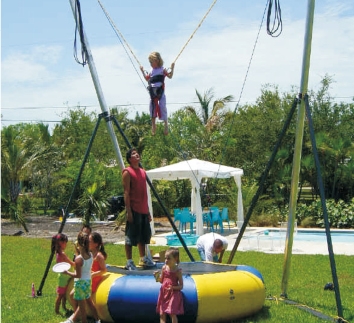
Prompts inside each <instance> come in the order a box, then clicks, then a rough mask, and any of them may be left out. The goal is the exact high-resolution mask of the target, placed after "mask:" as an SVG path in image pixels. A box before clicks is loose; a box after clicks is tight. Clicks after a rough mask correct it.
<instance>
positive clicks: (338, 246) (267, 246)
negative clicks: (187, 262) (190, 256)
mask: <svg viewBox="0 0 354 323" xmlns="http://www.w3.org/2000/svg"><path fill="white" fill-rule="evenodd" d="M270 229H271V228H256V227H252V228H247V229H246V231H245V234H244V235H243V238H242V240H241V242H240V245H239V247H238V251H259V252H265V253H284V246H285V233H284V234H283V235H282V236H278V237H274V236H271V235H265V234H264V231H265V230H270ZM352 231H354V230H352ZM204 232H205V233H207V232H209V231H208V230H207V229H206V228H205V229H204ZM218 233H220V232H218ZM170 234H172V232H168V233H161V234H156V235H154V236H153V237H152V245H151V247H152V248H153V245H158V246H167V240H166V236H167V235H170ZM222 235H223V236H225V237H226V238H227V239H228V241H229V246H228V248H227V250H232V248H233V246H234V244H235V241H236V238H237V236H238V229H237V228H235V227H231V228H230V230H229V228H228V227H227V226H226V227H225V228H224V232H223V233H222ZM332 245H333V252H334V254H337V255H354V243H352V242H351V243H346V242H333V243H332ZM188 247H191V248H195V245H194V246H188ZM292 253H293V254H322V255H328V247H327V241H326V239H325V241H324V242H322V241H320V242H318V241H298V240H296V238H295V239H294V242H293V249H292Z"/></svg>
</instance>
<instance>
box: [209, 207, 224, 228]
mask: <svg viewBox="0 0 354 323" xmlns="http://www.w3.org/2000/svg"><path fill="white" fill-rule="evenodd" d="M214 223H216V226H215V228H216V230H217V229H218V225H219V227H220V233H222V232H224V227H223V225H222V219H221V216H220V211H219V208H216V209H211V230H212V231H214Z"/></svg>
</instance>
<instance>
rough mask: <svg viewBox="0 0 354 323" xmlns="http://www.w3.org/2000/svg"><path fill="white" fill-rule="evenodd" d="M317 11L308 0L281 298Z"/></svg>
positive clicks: (287, 272) (287, 270)
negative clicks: (314, 21)
mask: <svg viewBox="0 0 354 323" xmlns="http://www.w3.org/2000/svg"><path fill="white" fill-rule="evenodd" d="M314 11H315V0H308V7H307V17H306V29H305V37H304V51H303V58H302V74H301V83H300V93H299V101H298V115H297V124H296V137H295V147H294V157H293V169H292V180H291V191H290V202H289V217H288V225H287V233H286V240H285V251H284V263H283V277H282V282H281V296H282V297H287V289H288V282H289V275H290V265H291V255H292V247H293V238H294V226H295V219H296V202H297V196H298V185H299V174H300V164H301V152H302V141H303V136H304V121H305V102H304V100H303V97H304V95H305V94H306V93H307V87H308V78H309V70H310V56H311V41H312V29H313V19H314Z"/></svg>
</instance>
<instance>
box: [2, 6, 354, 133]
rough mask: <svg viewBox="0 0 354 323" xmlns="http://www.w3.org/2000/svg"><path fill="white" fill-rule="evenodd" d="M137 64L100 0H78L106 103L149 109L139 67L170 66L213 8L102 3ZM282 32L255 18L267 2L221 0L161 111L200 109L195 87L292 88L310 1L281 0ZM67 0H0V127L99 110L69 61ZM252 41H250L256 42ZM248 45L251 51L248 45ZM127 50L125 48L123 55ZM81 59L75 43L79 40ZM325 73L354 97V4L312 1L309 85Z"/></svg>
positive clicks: (234, 91) (85, 78) (218, 94)
mask: <svg viewBox="0 0 354 323" xmlns="http://www.w3.org/2000/svg"><path fill="white" fill-rule="evenodd" d="M100 1H101V3H102V5H103V6H104V8H105V10H106V11H107V12H108V14H109V16H110V18H111V20H112V21H113V23H114V25H115V27H116V28H117V30H119V32H120V33H121V34H122V35H123V37H124V39H125V40H126V42H127V43H128V45H129V48H130V49H131V51H132V52H133V53H134V55H135V57H136V58H137V60H138V62H137V61H136V60H135V58H134V57H133V56H132V55H131V53H130V50H129V48H127V50H125V49H124V47H123V46H122V44H121V42H120V40H119V38H118V37H117V36H116V33H115V30H114V29H113V28H112V27H111V25H110V24H109V22H108V20H107V18H106V16H105V15H104V13H103V11H102V9H101V7H100V5H99V3H98V1H96V0H84V1H83V0H81V2H80V3H81V10H82V19H83V26H84V31H85V34H86V37H87V38H86V39H87V41H88V44H89V47H90V49H91V52H92V58H93V62H94V65H95V68H96V71H97V75H98V79H99V82H100V85H101V89H102V93H103V96H104V100H105V102H106V104H107V106H108V107H109V108H110V107H113V106H119V107H122V108H125V109H127V110H128V111H129V116H130V117H131V118H134V116H135V114H136V113H140V114H141V113H142V112H146V113H148V102H149V95H148V93H147V91H146V83H144V82H143V81H142V79H141V74H140V71H139V65H140V64H141V65H142V66H144V69H145V70H150V66H149V62H148V55H149V53H150V52H152V51H158V52H160V53H161V56H162V58H163V59H164V62H165V64H164V66H165V67H169V66H170V65H171V63H172V62H173V61H174V60H175V59H176V58H177V55H178V54H179V53H180V51H181V49H182V48H183V46H184V45H185V44H186V43H187V41H188V40H189V39H190V37H191V35H192V33H193V32H194V31H195V29H196V28H197V26H198V24H199V23H200V22H201V20H202V18H203V17H204V15H205V14H206V12H207V11H208V9H209V7H210V6H211V5H212V3H213V1H212V0H208V1H207V0H193V1H191V0H178V1H177V0H174V1H172V0H166V1H162V2H160V4H159V5H158V6H156V5H152V2H151V1H146V0H129V1H121V0H100ZM280 6H281V13H282V21H283V31H282V33H281V34H280V36H279V37H274V38H273V37H271V36H269V35H268V34H267V31H266V17H265V18H264V22H263V25H262V27H261V29H260V33H259V37H258V39H257V34H258V31H259V28H260V25H261V22H262V17H263V14H264V11H265V7H266V1H265V0H263V1H260V0H249V1H241V0H218V1H217V2H216V3H215V4H214V6H213V8H212V9H211V11H210V12H209V14H208V16H207V17H206V18H205V20H204V22H203V23H202V24H201V26H200V27H199V29H198V30H197V31H196V33H195V34H194V36H193V38H191V39H190V41H189V42H188V44H187V46H186V47H185V49H184V50H183V51H182V53H181V55H180V56H179V57H178V59H177V61H176V65H175V71H174V76H173V78H172V79H166V89H165V93H166V97H167V109H168V114H169V115H171V114H172V113H173V112H174V111H176V110H178V109H180V108H182V107H184V106H186V105H192V106H195V107H198V104H197V103H196V101H197V97H196V93H195V91H196V90H198V91H199V92H200V93H204V92H205V91H207V90H208V89H210V88H213V91H214V98H215V99H218V98H222V97H225V96H227V95H233V96H234V98H235V99H234V102H232V103H230V104H229V106H228V107H229V108H230V109H231V110H234V108H235V107H236V104H237V102H238V101H239V103H240V104H245V103H250V104H252V103H254V102H255V101H256V99H257V98H258V97H259V96H260V94H261V89H262V87H264V86H265V85H266V84H271V85H276V86H278V88H279V91H280V92H290V91H292V89H293V88H294V87H295V88H299V87H300V82H301V76H302V63H303V51H304V35H305V27H306V15H307V12H308V1H307V0H287V1H280ZM74 37H75V21H74V18H73V13H72V9H71V6H70V0H67V1H63V0H61V1H59V0H51V1H43V0H31V1H28V0H3V1H1V115H2V121H1V126H2V127H4V126H8V125H10V124H16V123H20V122H33V123H36V122H43V123H45V124H49V126H50V128H52V127H53V126H54V125H55V123H57V122H60V120H61V119H62V118H63V117H64V116H65V113H66V112H67V111H68V109H69V108H82V109H83V108H86V111H87V112H94V113H97V114H99V113H101V112H102V110H101V108H100V105H99V102H98V99H97V95H96V91H95V88H94V85H93V81H92V78H91V74H90V69H89V67H88V66H85V67H83V66H81V65H79V64H78V63H76V61H75V58H74V55H73V53H74V50H73V48H74ZM256 40H257V42H256ZM253 49H254V52H253ZM127 52H128V53H129V55H128V54H127ZM78 56H79V58H80V46H79V45H78ZM325 75H329V76H331V77H332V79H333V80H334V82H333V83H332V85H331V88H330V94H331V96H332V97H334V100H335V101H337V102H340V101H343V102H346V103H349V102H352V100H353V97H354V77H353V75H354V2H353V1H352V0H321V1H316V5H315V16H314V24H313V37H312V43H311V60H310V74H309V85H308V88H309V89H311V90H315V91H316V90H318V89H319V88H320V85H321V83H320V82H321V80H322V79H323V77H324V76H325Z"/></svg>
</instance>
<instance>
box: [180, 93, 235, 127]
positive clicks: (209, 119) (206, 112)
mask: <svg viewBox="0 0 354 323" xmlns="http://www.w3.org/2000/svg"><path fill="white" fill-rule="evenodd" d="M195 93H196V94H197V97H198V101H199V103H200V112H199V113H198V112H197V111H196V109H195V108H194V107H192V106H187V107H185V109H186V110H187V111H188V112H189V113H191V114H194V115H196V116H197V117H198V118H199V120H200V121H201V123H202V124H203V125H204V126H205V128H206V129H207V130H208V131H211V130H212V129H213V128H214V127H215V126H217V125H218V124H220V121H221V119H222V117H223V114H222V113H221V110H223V108H224V107H225V104H226V103H228V102H230V101H232V100H233V98H234V97H233V96H232V95H228V96H226V97H224V98H222V99H217V100H215V101H214V102H213V107H212V108H211V107H210V104H211V102H212V101H213V98H214V91H213V88H210V89H209V90H207V91H205V92H204V95H201V94H200V92H198V90H195Z"/></svg>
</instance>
